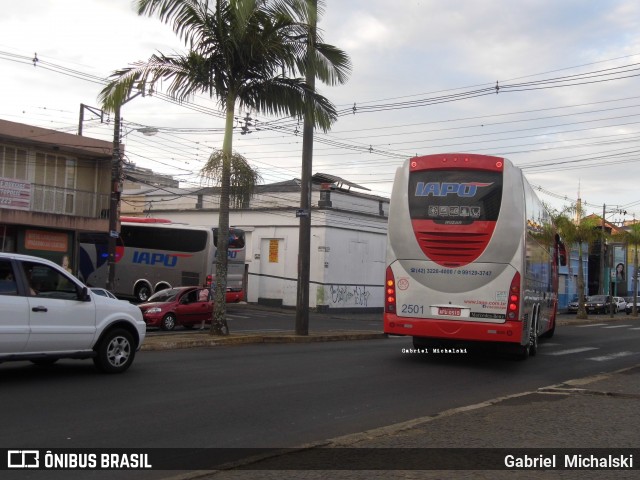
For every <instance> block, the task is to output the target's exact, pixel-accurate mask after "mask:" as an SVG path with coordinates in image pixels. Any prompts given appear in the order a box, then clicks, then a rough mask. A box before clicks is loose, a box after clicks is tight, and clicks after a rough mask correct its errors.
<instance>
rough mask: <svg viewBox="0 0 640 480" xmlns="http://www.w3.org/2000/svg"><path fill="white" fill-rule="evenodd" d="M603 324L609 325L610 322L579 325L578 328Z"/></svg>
mask: <svg viewBox="0 0 640 480" xmlns="http://www.w3.org/2000/svg"><path fill="white" fill-rule="evenodd" d="M603 325H608V324H607V323H589V324H586V325H578V327H577V328H589V327H602V326H603Z"/></svg>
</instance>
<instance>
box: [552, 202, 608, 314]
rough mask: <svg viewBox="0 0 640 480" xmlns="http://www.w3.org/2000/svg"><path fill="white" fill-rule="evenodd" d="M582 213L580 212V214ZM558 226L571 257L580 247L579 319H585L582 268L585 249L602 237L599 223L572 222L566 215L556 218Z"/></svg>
mask: <svg viewBox="0 0 640 480" xmlns="http://www.w3.org/2000/svg"><path fill="white" fill-rule="evenodd" d="M579 213H580V212H579ZM555 220H556V225H557V227H558V231H559V233H560V236H561V237H562V238H563V240H564V241H565V244H566V246H567V254H568V255H569V257H571V255H570V252H571V250H572V249H573V248H574V247H575V246H577V247H578V285H577V288H578V313H577V314H576V315H577V318H581V319H585V318H588V317H587V311H586V309H585V305H584V269H583V267H582V258H583V247H584V245H585V244H586V245H587V246H591V245H592V244H593V243H595V241H596V240H598V239H599V238H600V236H601V232H600V231H599V230H598V221H597V219H595V218H593V217H584V218H578V219H577V220H575V221H574V220H572V219H571V218H569V217H568V216H566V215H565V214H560V215H558V216H557V217H556V219H555Z"/></svg>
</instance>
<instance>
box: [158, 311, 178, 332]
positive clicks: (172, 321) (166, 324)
mask: <svg viewBox="0 0 640 480" xmlns="http://www.w3.org/2000/svg"><path fill="white" fill-rule="evenodd" d="M175 326H176V316H175V315H174V314H173V313H167V314H166V315H165V316H164V318H163V319H162V323H161V324H160V328H161V329H162V330H173V329H174V327H175Z"/></svg>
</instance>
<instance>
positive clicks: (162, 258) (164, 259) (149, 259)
mask: <svg viewBox="0 0 640 480" xmlns="http://www.w3.org/2000/svg"><path fill="white" fill-rule="evenodd" d="M191 256H192V255H186V254H180V253H173V254H171V253H149V252H139V251H135V252H133V259H132V260H131V261H132V262H133V263H142V264H145V265H164V266H165V267H175V266H176V265H177V263H178V257H191Z"/></svg>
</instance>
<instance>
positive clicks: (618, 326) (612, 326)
mask: <svg viewBox="0 0 640 480" xmlns="http://www.w3.org/2000/svg"><path fill="white" fill-rule="evenodd" d="M630 326H631V325H611V326H609V327H603V328H625V327H630Z"/></svg>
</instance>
